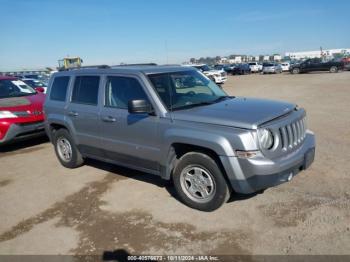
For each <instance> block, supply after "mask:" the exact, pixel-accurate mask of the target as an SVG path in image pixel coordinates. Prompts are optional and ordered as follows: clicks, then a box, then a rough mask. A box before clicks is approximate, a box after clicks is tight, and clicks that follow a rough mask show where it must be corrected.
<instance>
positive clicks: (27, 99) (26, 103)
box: [0, 93, 45, 111]
mask: <svg viewBox="0 0 350 262" xmlns="http://www.w3.org/2000/svg"><path fill="white" fill-rule="evenodd" d="M44 101H45V95H44V94H42V93H37V94H34V95H31V96H21V97H10V98H1V99H0V110H6V111H27V110H34V109H35V110H39V111H42V110H43V104H44Z"/></svg>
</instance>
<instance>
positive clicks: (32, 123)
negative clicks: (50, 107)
mask: <svg viewBox="0 0 350 262" xmlns="http://www.w3.org/2000/svg"><path fill="white" fill-rule="evenodd" d="M42 123H44V121H35V122H27V123H18V124H17V125H19V126H32V125H37V124H42Z"/></svg>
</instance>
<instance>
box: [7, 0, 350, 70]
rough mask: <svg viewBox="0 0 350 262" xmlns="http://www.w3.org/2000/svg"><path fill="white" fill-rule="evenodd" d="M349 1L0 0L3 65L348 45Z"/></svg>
mask: <svg viewBox="0 0 350 262" xmlns="http://www.w3.org/2000/svg"><path fill="white" fill-rule="evenodd" d="M349 10H350V1H349V0H333V1H329V0H327V1H326V0H317V1H316V0H309V1H302V0H294V1H284V0H264V1H260V0H250V1H236V0H221V1H214V0H147V1H146V0H95V1H92V0H57V1H54V0H0V70H4V71H5V70H16V69H35V68H42V67H45V66H57V60H58V59H61V58H63V57H65V56H67V55H69V56H80V57H81V58H83V60H84V65H92V64H109V65H115V64H120V63H146V62H155V63H161V64H162V63H163V64H164V63H181V62H183V61H188V60H189V59H190V58H191V57H195V58H199V57H206V56H217V55H219V56H227V55H230V54H251V55H258V54H273V53H281V54H284V53H285V52H288V51H308V50H318V49H319V48H320V46H322V47H323V48H324V49H333V48H350V30H349V28H350V27H349V25H350V15H349Z"/></svg>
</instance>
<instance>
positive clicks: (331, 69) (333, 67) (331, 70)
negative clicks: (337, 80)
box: [329, 66, 338, 73]
mask: <svg viewBox="0 0 350 262" xmlns="http://www.w3.org/2000/svg"><path fill="white" fill-rule="evenodd" d="M329 71H330V72H331V73H337V72H338V67H336V66H332V67H331V68H330V69H329Z"/></svg>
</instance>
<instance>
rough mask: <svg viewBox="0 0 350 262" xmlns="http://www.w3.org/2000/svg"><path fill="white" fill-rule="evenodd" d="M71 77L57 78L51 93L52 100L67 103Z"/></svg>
mask: <svg viewBox="0 0 350 262" xmlns="http://www.w3.org/2000/svg"><path fill="white" fill-rule="evenodd" d="M68 83H69V76H59V77H55V79H54V80H53V84H52V87H51V92H50V100H55V101H66V95H67V89H68Z"/></svg>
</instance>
